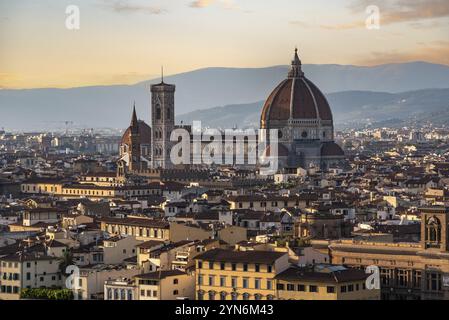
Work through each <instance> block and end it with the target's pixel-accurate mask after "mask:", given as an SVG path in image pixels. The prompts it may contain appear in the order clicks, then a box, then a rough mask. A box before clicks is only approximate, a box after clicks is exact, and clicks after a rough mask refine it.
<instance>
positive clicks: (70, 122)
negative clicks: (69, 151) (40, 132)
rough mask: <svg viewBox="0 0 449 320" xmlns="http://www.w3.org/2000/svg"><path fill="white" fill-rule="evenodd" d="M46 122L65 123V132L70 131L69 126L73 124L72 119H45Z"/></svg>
mask: <svg viewBox="0 0 449 320" xmlns="http://www.w3.org/2000/svg"><path fill="white" fill-rule="evenodd" d="M45 123H63V124H64V125H65V134H66V135H67V134H68V133H69V126H73V124H74V122H73V121H72V120H60V121H45Z"/></svg>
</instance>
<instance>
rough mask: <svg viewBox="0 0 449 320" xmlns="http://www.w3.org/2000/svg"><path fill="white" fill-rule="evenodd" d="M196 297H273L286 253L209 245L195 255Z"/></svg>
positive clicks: (283, 267) (221, 298)
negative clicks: (238, 249) (207, 248)
mask: <svg viewBox="0 0 449 320" xmlns="http://www.w3.org/2000/svg"><path fill="white" fill-rule="evenodd" d="M195 260H196V298H197V299H198V300H262V299H265V300H273V299H275V298H276V283H275V276H276V275H277V274H279V273H281V272H282V271H284V270H286V269H287V268H288V267H289V263H288V253H286V252H274V251H256V250H253V251H233V250H224V249H212V250H209V251H206V252H205V253H202V254H200V255H198V256H196V257H195Z"/></svg>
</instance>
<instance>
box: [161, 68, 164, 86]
mask: <svg viewBox="0 0 449 320" xmlns="http://www.w3.org/2000/svg"><path fill="white" fill-rule="evenodd" d="M161 79H162V82H161V83H164V66H161Z"/></svg>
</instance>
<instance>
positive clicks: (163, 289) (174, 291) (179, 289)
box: [134, 270, 195, 300]
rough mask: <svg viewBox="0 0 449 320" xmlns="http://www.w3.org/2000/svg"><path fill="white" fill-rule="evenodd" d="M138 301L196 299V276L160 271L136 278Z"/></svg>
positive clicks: (176, 271)
mask: <svg viewBox="0 0 449 320" xmlns="http://www.w3.org/2000/svg"><path fill="white" fill-rule="evenodd" d="M134 279H135V284H136V286H137V299H138V300H177V299H189V300H192V299H194V298H195V276H194V275H193V274H189V273H185V272H182V271H180V270H160V271H155V272H150V273H146V274H141V275H138V276H135V277H134Z"/></svg>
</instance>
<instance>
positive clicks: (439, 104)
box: [178, 89, 449, 128]
mask: <svg viewBox="0 0 449 320" xmlns="http://www.w3.org/2000/svg"><path fill="white" fill-rule="evenodd" d="M326 96H327V99H328V101H329V103H330V105H331V107H332V111H333V115H334V121H335V124H336V125H337V126H339V127H343V126H347V125H353V124H357V125H365V124H368V123H373V122H384V121H389V120H392V119H394V121H396V122H397V121H398V120H414V121H418V120H422V121H432V122H435V123H449V89H424V90H416V91H408V92H402V93H396V94H393V93H385V92H371V91H345V92H337V93H331V94H327V95H326ZM263 104H264V101H259V102H256V103H251V104H239V105H230V106H224V107H215V108H211V109H207V110H199V111H194V112H190V113H187V114H184V115H180V116H178V120H182V121H184V122H185V123H191V122H192V121H193V120H198V121H201V122H202V125H203V126H211V127H222V128H232V127H233V126H235V125H238V126H239V127H251V126H255V127H257V126H258V125H259V121H260V120H259V119H260V112H261V109H262V107H263Z"/></svg>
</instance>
